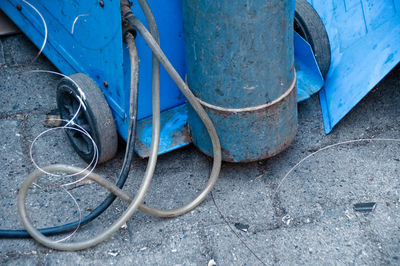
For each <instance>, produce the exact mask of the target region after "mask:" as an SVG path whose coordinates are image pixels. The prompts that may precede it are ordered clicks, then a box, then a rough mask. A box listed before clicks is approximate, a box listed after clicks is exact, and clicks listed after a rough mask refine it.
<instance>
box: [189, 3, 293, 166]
mask: <svg viewBox="0 0 400 266" xmlns="http://www.w3.org/2000/svg"><path fill="white" fill-rule="evenodd" d="M182 11H183V25H184V40H185V53H186V64H187V80H188V84H189V87H190V88H191V89H192V91H193V92H194V94H195V95H196V97H198V99H199V100H200V101H201V103H202V105H203V107H204V108H205V109H206V111H207V113H208V114H209V116H210V118H211V119H212V120H213V122H214V124H215V126H216V129H217V132H218V135H219V137H220V141H221V146H222V152H223V160H225V161H229V162H250V161H256V160H261V159H265V158H268V157H271V156H274V155H276V154H278V153H279V152H281V151H283V150H284V149H285V148H287V147H288V146H289V145H290V143H291V142H292V141H293V140H294V138H295V135H296V131H297V106H296V73H295V69H294V51H293V19H294V1H293V0H251V1H231V0H196V1H193V0H182ZM188 123H189V128H190V131H191V135H192V139H193V143H194V144H195V145H196V146H197V147H198V148H199V149H200V150H201V151H202V152H204V153H205V154H207V155H212V146H211V143H210V140H209V137H208V134H207V131H206V129H205V128H204V126H203V124H202V123H201V121H200V119H199V118H198V116H197V114H196V113H195V112H194V111H193V110H189V119H188Z"/></svg>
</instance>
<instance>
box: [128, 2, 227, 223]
mask: <svg viewBox="0 0 400 266" xmlns="http://www.w3.org/2000/svg"><path fill="white" fill-rule="evenodd" d="M139 2H140V1H139ZM125 19H127V20H128V21H129V23H130V25H131V26H133V28H135V29H136V30H137V31H138V32H139V33H140V35H142V37H143V39H144V40H145V41H146V42H147V44H148V45H149V47H150V49H151V50H152V51H153V54H154V55H156V57H157V59H158V60H159V61H160V62H161V64H162V65H163V66H164V68H165V69H166V70H167V72H168V74H169V75H170V76H171V78H172V79H173V80H174V81H175V83H176V85H177V86H178V87H179V89H180V90H181V92H182V93H183V95H185V97H186V99H187V100H188V101H189V103H190V104H191V105H192V107H193V109H194V110H195V111H196V113H197V114H198V115H199V117H200V119H201V121H202V122H203V124H204V126H205V127H206V129H207V132H208V134H209V135H210V138H211V142H212V146H213V157H214V162H213V167H212V170H211V174H210V177H209V179H208V182H207V184H206V187H205V188H204V190H203V191H202V192H200V194H199V195H197V197H196V198H195V199H194V200H193V201H191V202H190V203H188V204H186V205H184V206H182V207H179V208H175V209H171V210H162V209H158V208H154V207H150V206H147V205H144V204H142V205H141V206H140V210H141V211H144V212H146V213H149V214H151V215H155V216H159V217H176V216H179V215H182V214H185V213H187V212H189V211H191V210H193V209H194V208H195V207H197V206H198V205H199V204H200V203H201V202H202V201H203V200H204V199H205V198H206V197H207V195H208V194H209V193H210V192H211V190H212V188H213V187H214V185H215V183H216V181H217V179H218V176H219V172H220V170H221V144H220V142H219V138H218V134H217V131H216V130H215V127H214V125H213V123H212V121H211V119H210V118H209V116H208V115H207V113H206V112H205V110H204V108H203V107H202V106H201V104H200V103H199V101H198V100H197V98H196V97H195V95H194V94H193V93H192V92H191V90H190V89H189V87H188V86H187V85H186V83H185V82H184V81H183V79H182V78H181V77H180V76H179V74H178V72H176V70H175V68H174V67H173V66H172V64H171V63H170V62H169V60H168V58H167V57H166V56H165V54H164V53H163V51H162V50H161V48H160V46H159V45H158V43H157V41H156V40H155V39H154V38H153V37H152V35H151V34H150V33H149V31H148V30H147V29H146V27H145V26H144V25H143V24H142V23H141V22H140V21H139V20H138V19H137V18H136V16H135V15H133V14H132V13H129V14H127V15H126V16H125Z"/></svg>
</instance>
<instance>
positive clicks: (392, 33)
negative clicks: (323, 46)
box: [308, 0, 400, 133]
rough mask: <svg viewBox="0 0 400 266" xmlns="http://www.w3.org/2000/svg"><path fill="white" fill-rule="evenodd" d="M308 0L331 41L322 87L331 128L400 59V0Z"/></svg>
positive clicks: (326, 119) (325, 114)
mask: <svg viewBox="0 0 400 266" xmlns="http://www.w3.org/2000/svg"><path fill="white" fill-rule="evenodd" d="M308 1H309V2H310V4H312V6H313V7H314V8H315V10H316V11H317V13H318V14H319V15H320V17H321V19H322V21H323V23H324V24H325V27H326V30H327V33H328V37H329V41H330V44H331V56H332V60H331V67H330V70H329V72H328V74H327V76H326V78H325V79H326V80H325V85H324V88H323V89H322V90H321V92H320V101H321V108H322V114H323V119H324V125H325V132H326V133H329V132H330V131H331V130H332V128H333V127H334V126H335V125H336V124H337V123H338V122H339V121H340V120H341V119H342V118H343V117H344V116H345V115H346V114H347V113H348V112H349V111H350V110H351V109H352V108H353V107H354V106H355V105H356V104H357V103H358V102H359V101H360V100H361V99H362V98H363V97H364V96H365V95H366V94H367V93H368V92H369V91H370V90H371V89H372V88H373V87H374V86H375V85H376V84H377V83H378V82H379V81H380V80H381V79H382V78H383V77H384V76H385V75H386V74H387V73H388V72H389V71H390V70H391V69H392V68H393V67H394V66H396V64H397V63H398V62H400V0H382V1H375V0H332V1H325V0H308Z"/></svg>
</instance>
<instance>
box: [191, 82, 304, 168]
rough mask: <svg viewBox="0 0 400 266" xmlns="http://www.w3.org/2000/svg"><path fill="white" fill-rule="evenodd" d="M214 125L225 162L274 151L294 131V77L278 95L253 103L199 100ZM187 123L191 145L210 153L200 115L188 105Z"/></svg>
mask: <svg viewBox="0 0 400 266" xmlns="http://www.w3.org/2000/svg"><path fill="white" fill-rule="evenodd" d="M200 102H201V103H202V105H203V107H204V108H205V110H206V111H207V113H208V115H209V116H210V118H211V120H212V121H213V122H214V125H215V126H216V130H217V133H218V135H219V138H220V141H221V147H222V159H223V160H224V161H227V162H252V161H257V160H262V159H266V158H269V157H272V156H275V155H277V154H278V153H280V152H281V151H283V150H285V149H286V148H287V147H288V146H289V145H290V144H291V143H292V141H293V140H294V139H295V137H296V133H297V103H296V77H295V78H294V80H293V82H292V85H291V86H290V88H289V89H288V90H287V91H286V92H285V93H284V94H282V95H281V96H280V97H279V98H278V99H276V100H274V101H272V102H270V103H267V104H264V105H260V106H255V107H248V108H237V109H236V108H235V109H231V108H223V107H218V106H213V105H211V104H208V103H205V102H203V101H201V100H200ZM189 126H190V131H191V135H192V139H193V143H194V145H196V147H197V148H199V149H200V150H201V151H202V152H204V153H205V154H207V155H209V156H211V155H212V146H211V142H210V139H209V136H208V134H207V131H206V129H205V128H204V126H203V123H201V121H200V118H199V117H198V116H197V114H196V113H195V112H194V110H193V109H191V108H189Z"/></svg>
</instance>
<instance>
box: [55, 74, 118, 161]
mask: <svg viewBox="0 0 400 266" xmlns="http://www.w3.org/2000/svg"><path fill="white" fill-rule="evenodd" d="M69 77H70V78H71V79H72V80H74V81H75V82H76V83H77V84H78V85H79V88H80V90H81V91H82V92H83V94H84V97H83V98H84V99H83V101H82V102H83V105H84V106H83V108H81V109H80V112H79V114H78V116H77V117H76V118H75V119H74V123H76V124H78V125H79V126H81V127H82V128H84V129H85V130H86V131H87V132H88V133H89V134H90V136H91V137H92V138H93V140H94V141H95V143H96V145H97V148H98V151H99V160H98V163H103V162H106V161H108V160H110V159H111V158H113V157H114V156H115V153H116V152H117V148H118V147H117V145H118V134H117V130H116V126H115V121H114V118H113V116H112V113H111V110H110V107H109V106H108V103H107V100H106V99H105V97H104V95H103V93H102V91H101V90H100V88H99V87H98V86H97V84H96V83H95V82H94V81H93V80H92V79H91V78H90V77H88V76H86V75H85V74H82V73H77V74H73V75H71V76H69ZM80 95H81V93H79V92H78V88H77V86H76V85H75V84H74V83H73V82H72V81H70V80H69V79H67V78H63V79H61V81H60V83H59V84H58V87H57V105H58V109H59V111H60V116H61V119H64V120H68V121H70V120H71V119H72V118H73V116H74V115H75V114H76V112H77V111H78V108H79V104H80V103H79V98H82V97H80ZM78 97H79V98H78ZM71 125H72V124H71ZM66 133H67V136H68V138H69V140H70V141H71V144H72V147H73V148H74V149H75V151H76V152H77V153H78V154H79V156H80V157H82V159H84V160H85V161H86V162H91V161H92V159H93V155H94V146H93V143H92V141H91V140H90V138H88V137H87V136H86V135H85V134H83V133H81V132H78V131H75V130H68V129H67V130H66Z"/></svg>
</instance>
